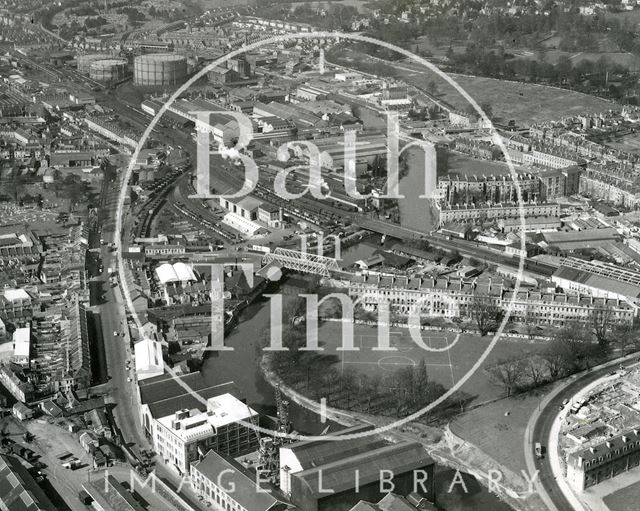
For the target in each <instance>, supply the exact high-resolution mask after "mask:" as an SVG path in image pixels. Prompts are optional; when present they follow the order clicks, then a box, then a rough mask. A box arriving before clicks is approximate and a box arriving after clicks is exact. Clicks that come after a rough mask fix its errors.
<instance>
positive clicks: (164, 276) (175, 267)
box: [156, 263, 198, 285]
mask: <svg viewBox="0 0 640 511" xmlns="http://www.w3.org/2000/svg"><path fill="white" fill-rule="evenodd" d="M156 276H157V277H158V280H159V281H160V284H162V285H166V284H169V283H172V282H179V283H183V284H184V283H187V282H195V281H197V280H198V278H197V277H196V275H195V273H194V272H193V269H192V268H191V267H190V266H188V265H186V264H185V263H175V264H171V263H164V264H161V265H160V266H158V267H157V268H156Z"/></svg>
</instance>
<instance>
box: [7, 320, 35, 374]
mask: <svg viewBox="0 0 640 511" xmlns="http://www.w3.org/2000/svg"><path fill="white" fill-rule="evenodd" d="M30 353H31V327H29V326H27V327H24V328H17V329H16V330H15V332H13V356H12V357H11V361H12V362H14V363H15V364H19V365H21V366H28V365H29V357H30Z"/></svg>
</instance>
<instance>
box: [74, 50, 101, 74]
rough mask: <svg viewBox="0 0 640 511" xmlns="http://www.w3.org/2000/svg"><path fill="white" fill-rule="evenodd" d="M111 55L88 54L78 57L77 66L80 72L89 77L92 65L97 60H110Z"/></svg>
mask: <svg viewBox="0 0 640 511" xmlns="http://www.w3.org/2000/svg"><path fill="white" fill-rule="evenodd" d="M108 58H109V55H108V54H106V53H87V54H84V55H78V56H77V57H76V64H77V68H78V72H79V73H82V74H85V75H88V74H89V71H90V70H91V64H92V63H93V62H96V61H97V60H105V59H108Z"/></svg>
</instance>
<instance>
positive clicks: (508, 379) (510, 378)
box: [488, 358, 523, 397]
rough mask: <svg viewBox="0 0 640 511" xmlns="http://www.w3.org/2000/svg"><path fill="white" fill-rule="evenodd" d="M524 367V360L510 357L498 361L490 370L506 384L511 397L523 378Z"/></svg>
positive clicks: (493, 375) (490, 372)
mask: <svg viewBox="0 0 640 511" xmlns="http://www.w3.org/2000/svg"><path fill="white" fill-rule="evenodd" d="M522 369H523V362H522V360H520V359H518V358H510V359H505V360H500V361H498V363H497V364H495V365H494V366H492V367H490V368H489V369H488V371H489V374H490V375H491V377H492V378H493V379H495V380H496V381H497V382H498V383H500V384H501V385H503V386H504V389H505V392H506V393H507V397H511V393H512V392H513V391H514V389H515V388H516V387H517V385H518V383H519V382H520V381H521V380H522Z"/></svg>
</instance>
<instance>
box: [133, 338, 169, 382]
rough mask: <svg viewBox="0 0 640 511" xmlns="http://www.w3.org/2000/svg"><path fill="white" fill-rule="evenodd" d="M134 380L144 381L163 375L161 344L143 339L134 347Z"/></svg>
mask: <svg viewBox="0 0 640 511" xmlns="http://www.w3.org/2000/svg"><path fill="white" fill-rule="evenodd" d="M134 353H135V357H136V378H137V379H138V381H141V380H146V379H147V378H153V377H155V376H160V375H162V374H164V360H163V359H162V344H160V342H158V341H154V340H153V339H148V338H147V339H144V340H142V341H140V342H137V343H136V344H135V345H134Z"/></svg>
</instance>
